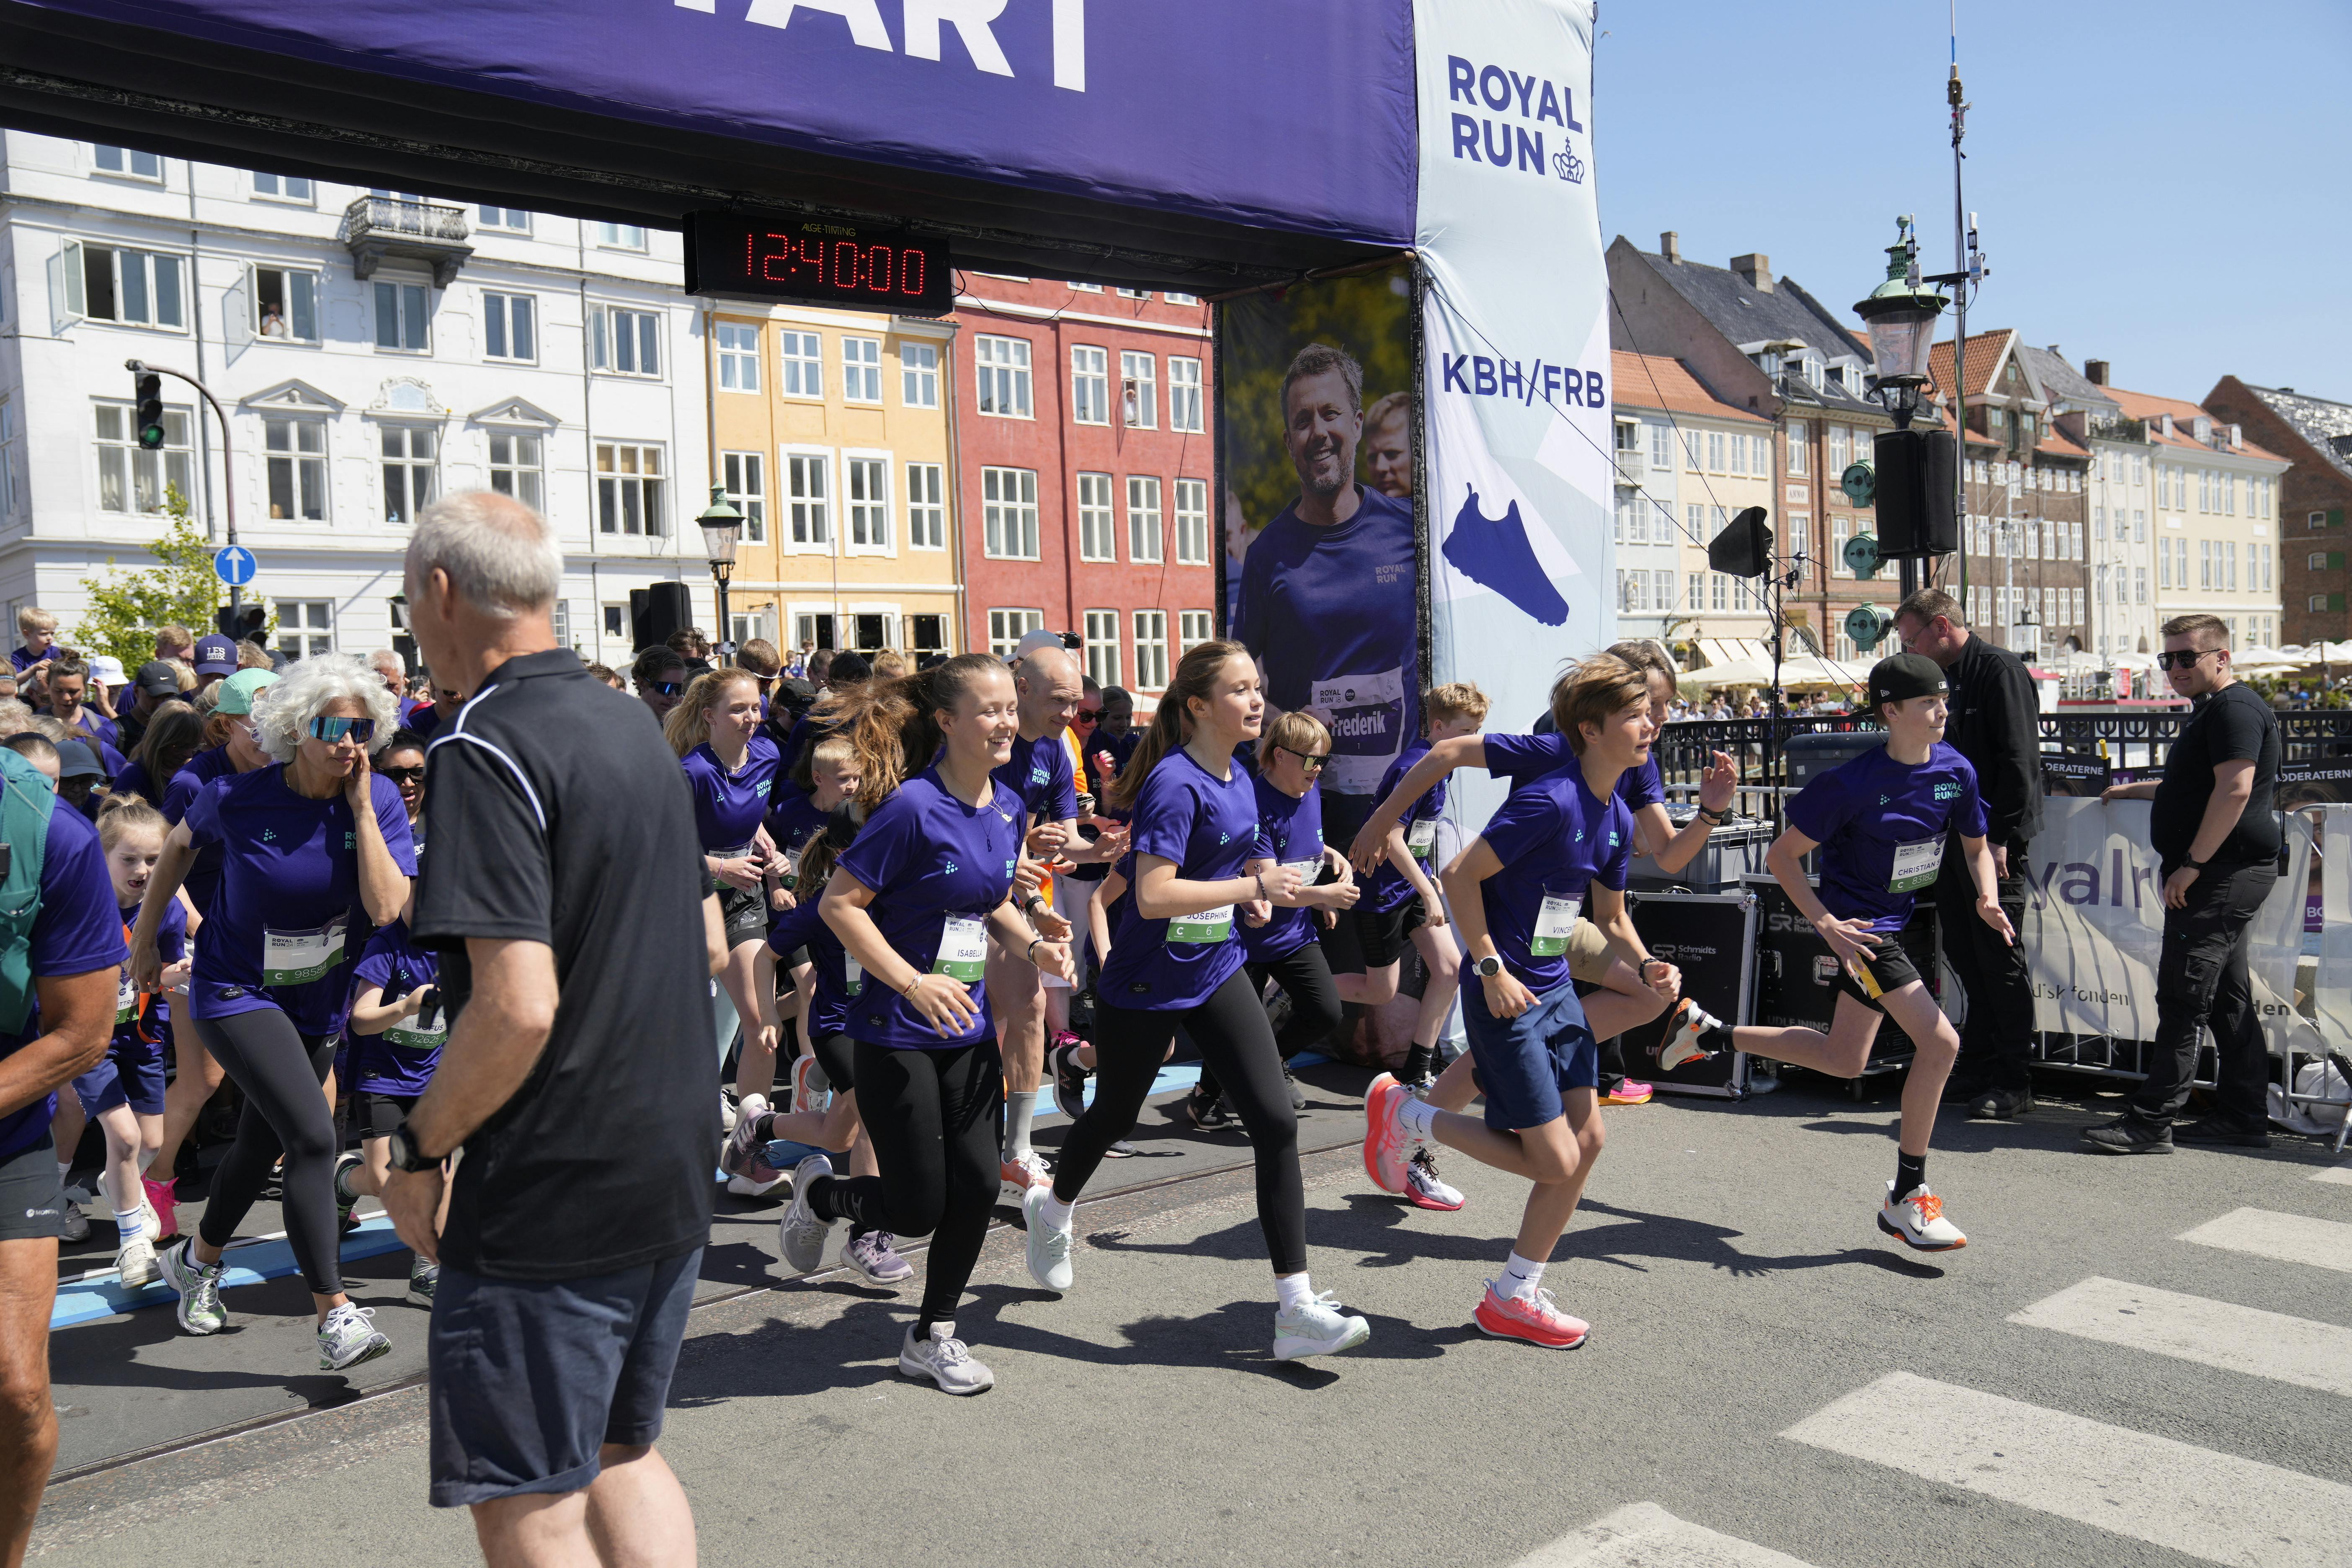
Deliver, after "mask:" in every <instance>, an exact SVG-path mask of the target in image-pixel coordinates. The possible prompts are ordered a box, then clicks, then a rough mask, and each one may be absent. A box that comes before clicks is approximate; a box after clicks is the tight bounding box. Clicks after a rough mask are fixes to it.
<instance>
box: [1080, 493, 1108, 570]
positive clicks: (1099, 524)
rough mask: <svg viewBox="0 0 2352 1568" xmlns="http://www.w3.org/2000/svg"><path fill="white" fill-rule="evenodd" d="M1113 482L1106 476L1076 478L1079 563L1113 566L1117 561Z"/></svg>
mask: <svg viewBox="0 0 2352 1568" xmlns="http://www.w3.org/2000/svg"><path fill="white" fill-rule="evenodd" d="M1114 485H1115V481H1114V480H1113V479H1112V477H1111V476H1110V475H1108V474H1103V473H1093V472H1085V473H1081V474H1079V475H1078V559H1079V560H1081V561H1100V562H1115V561H1117V560H1118V502H1117V500H1115V494H1116V492H1115V489H1114Z"/></svg>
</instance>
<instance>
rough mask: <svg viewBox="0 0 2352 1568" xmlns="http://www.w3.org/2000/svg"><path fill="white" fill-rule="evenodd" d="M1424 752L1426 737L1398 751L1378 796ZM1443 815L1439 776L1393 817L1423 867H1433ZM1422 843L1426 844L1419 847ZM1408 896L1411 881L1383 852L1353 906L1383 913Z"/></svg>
mask: <svg viewBox="0 0 2352 1568" xmlns="http://www.w3.org/2000/svg"><path fill="white" fill-rule="evenodd" d="M1427 755H1429V742H1427V741H1415V742H1413V743H1412V745H1410V746H1407V747H1406V748H1405V749H1404V750H1403V752H1401V753H1399V754H1398V756H1397V760H1396V761H1395V762H1393V763H1390V764H1389V771H1388V772H1387V773H1383V774H1381V788H1380V798H1381V799H1382V800H1386V799H1387V798H1388V796H1389V792H1390V791H1391V790H1393V789H1395V788H1396V786H1397V785H1399V784H1402V783H1403V782H1404V775H1405V774H1407V773H1411V772H1412V765H1413V764H1414V763H1417V762H1419V761H1421V759H1422V758H1423V757H1425V756H1427ZM1486 760H1487V763H1488V765H1489V766H1490V767H1491V766H1492V764H1493V763H1494V753H1493V752H1488V753H1487V758H1486ZM1444 815H1445V781H1444V779H1440V780H1438V781H1437V782H1436V783H1435V784H1432V785H1431V786H1430V789H1429V793H1428V794H1427V795H1423V796H1422V797H1421V798H1420V799H1419V800H1416V801H1414V802H1413V803H1412V805H1408V806H1406V807H1405V808H1404V816H1402V817H1400V818H1398V819H1397V826H1399V827H1400V828H1402V830H1403V832H1404V842H1405V847H1407V848H1409V849H1412V851H1413V854H1414V856H1415V857H1416V858H1418V859H1419V860H1420V861H1421V862H1422V869H1423V870H1424V871H1433V870H1434V869H1435V868H1434V867H1433V865H1432V864H1431V862H1432V861H1433V860H1434V859H1435V858H1436V856H1437V820H1438V818H1440V817H1442V816H1444ZM1423 845H1426V846H1427V847H1426V848H1425V849H1424V848H1422V847H1419V846H1423ZM1412 896H1413V891H1412V883H1411V882H1409V881H1407V880H1405V875H1404V873H1403V872H1402V871H1400V870H1398V869H1397V868H1395V867H1393V866H1391V865H1390V864H1389V862H1388V858H1387V857H1386V856H1382V857H1381V863H1380V866H1379V868H1377V869H1375V870H1374V871H1373V872H1372V875H1371V878H1370V880H1368V881H1367V882H1366V883H1365V884H1364V892H1363V897H1362V898H1361V900H1359V902H1358V903H1357V905H1356V907H1357V908H1358V909H1369V910H1371V911H1372V912H1373V913H1375V914H1386V913H1388V912H1389V911H1390V910H1393V909H1395V908H1397V907H1398V906H1399V905H1401V904H1402V903H1403V902H1404V901H1405V900H1407V899H1410V898H1412Z"/></svg>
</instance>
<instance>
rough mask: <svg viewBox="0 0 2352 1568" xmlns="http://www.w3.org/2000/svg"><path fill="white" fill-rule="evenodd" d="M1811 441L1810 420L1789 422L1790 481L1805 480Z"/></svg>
mask: <svg viewBox="0 0 2352 1568" xmlns="http://www.w3.org/2000/svg"><path fill="white" fill-rule="evenodd" d="M1809 363H1810V362H1809ZM1811 441H1812V421H1811V420H1810V419H1791V420H1790V421H1789V477H1790V479H1802V478H1804V475H1805V462H1806V458H1805V451H1806V448H1807V447H1808V446H1810V445H1811Z"/></svg>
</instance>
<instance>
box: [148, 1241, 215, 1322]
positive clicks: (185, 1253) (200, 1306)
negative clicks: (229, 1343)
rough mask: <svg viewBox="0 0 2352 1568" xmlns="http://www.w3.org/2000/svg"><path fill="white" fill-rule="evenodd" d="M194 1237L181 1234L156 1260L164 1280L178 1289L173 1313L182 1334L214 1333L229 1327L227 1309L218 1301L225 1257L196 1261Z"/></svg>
mask: <svg viewBox="0 0 2352 1568" xmlns="http://www.w3.org/2000/svg"><path fill="white" fill-rule="evenodd" d="M195 1245H196V1244H195V1241H194V1238H193V1237H181V1239H180V1244H179V1245H178V1246H176V1247H168V1248H166V1249H165V1250H164V1252H163V1255H162V1256H161V1257H159V1258H157V1259H156V1260H155V1261H156V1263H157V1265H158V1266H159V1267H160V1268H162V1269H163V1283H164V1284H166V1285H169V1286H170V1287H171V1288H172V1289H174V1290H177V1291H178V1292H179V1293H180V1300H179V1304H178V1305H177V1306H175V1307H174V1308H173V1316H174V1317H176V1318H177V1319H178V1320H179V1323H180V1331H181V1332H182V1333H184V1334H216V1333H219V1332H220V1331H222V1330H223V1329H225V1328H226V1327H228V1309H227V1308H226V1307H224V1306H222V1305H221V1299H220V1288H221V1276H222V1275H224V1274H226V1273H227V1272H228V1267H227V1264H228V1260H227V1259H226V1258H223V1259H222V1260H221V1261H220V1262H218V1263H215V1264H214V1265H213V1266H212V1267H211V1268H205V1266H204V1265H203V1264H201V1263H199V1262H197V1261H196V1257H195Z"/></svg>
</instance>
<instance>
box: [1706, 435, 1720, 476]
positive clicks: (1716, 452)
mask: <svg viewBox="0 0 2352 1568" xmlns="http://www.w3.org/2000/svg"><path fill="white" fill-rule="evenodd" d="M1723 444H1724V443H1723V432H1722V431H1720V430H1710V431H1708V432H1707V433H1706V470H1707V472H1708V473H1711V474H1719V473H1721V472H1723Z"/></svg>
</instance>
